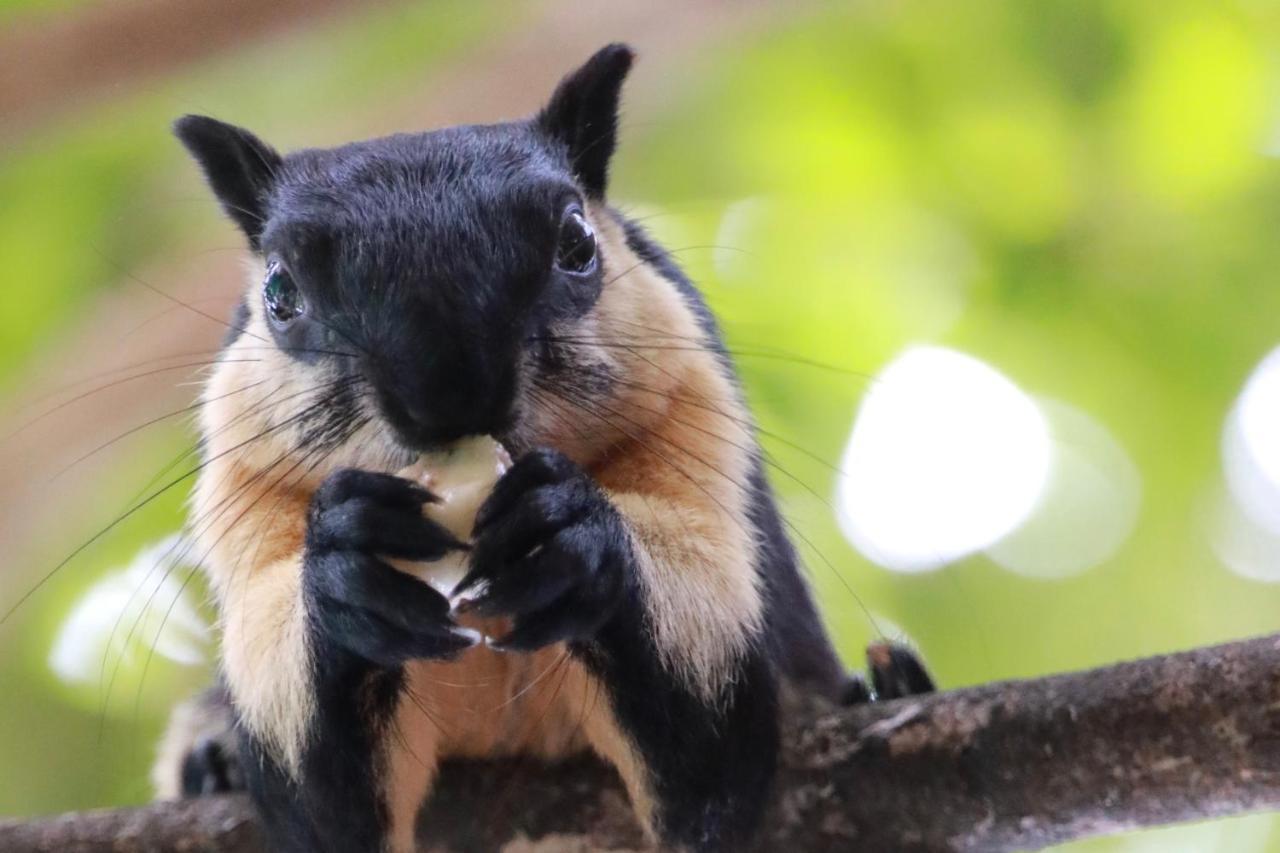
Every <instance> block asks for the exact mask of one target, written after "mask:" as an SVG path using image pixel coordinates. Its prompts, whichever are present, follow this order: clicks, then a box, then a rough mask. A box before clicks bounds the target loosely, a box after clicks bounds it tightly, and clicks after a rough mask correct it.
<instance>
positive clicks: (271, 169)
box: [173, 116, 281, 249]
mask: <svg viewBox="0 0 1280 853" xmlns="http://www.w3.org/2000/svg"><path fill="white" fill-rule="evenodd" d="M173 132H174V133H175V134H177V136H178V138H179V139H180V140H182V144H183V145H185V146H186V147H187V150H188V151H190V152H191V156H193V157H195V158H196V160H197V161H198V162H199V163H200V166H201V167H202V168H203V169H204V176H205V179H206V180H208V181H209V186H210V187H212V188H213V193H214V195H216V196H217V197H218V200H219V201H221V202H222V209H223V210H225V211H226V213H227V216H229V217H231V219H232V220H233V221H234V222H235V223H236V224H237V225H239V226H240V230H242V231H244V233H245V236H247V237H248V238H249V244H250V245H251V246H253V248H255V249H257V248H258V242H259V238H260V237H261V234H262V227H263V225H264V224H265V223H266V220H267V207H266V204H267V197H268V195H269V194H270V192H271V187H272V185H273V184H274V182H275V176H276V171H277V170H278V169H279V168H280V165H281V160H280V155H279V154H277V153H276V151H275V149H274V148H272V147H271V146H270V145H267V144H266V143H265V142H263V141H262V140H261V139H259V138H258V137H256V136H254V135H253V134H252V133H250V132H249V131H247V130H245V129H244V128H240V127H236V126H234V125H230V124H227V123H226V122H221V121H218V120H217V119H212V118H208V117H207V116H183V117H182V118H180V119H178V121H176V122H174V125H173Z"/></svg>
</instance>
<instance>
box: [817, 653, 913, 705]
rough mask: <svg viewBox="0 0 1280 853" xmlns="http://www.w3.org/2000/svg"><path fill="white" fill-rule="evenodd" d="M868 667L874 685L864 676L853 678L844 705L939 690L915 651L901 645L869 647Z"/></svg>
mask: <svg viewBox="0 0 1280 853" xmlns="http://www.w3.org/2000/svg"><path fill="white" fill-rule="evenodd" d="M867 668H868V669H869V670H870V671H871V683H870V684H867V680H866V679H865V678H863V677H862V676H861V675H857V674H854V675H852V676H850V677H849V680H848V682H847V683H846V684H845V686H844V690H843V691H842V694H841V696H840V704H842V705H857V704H860V703H862V702H872V701H882V702H883V701H885V700H888V699H901V698H903V697H904V696H917V695H919V694H921V693H932V692H933V691H934V690H935V689H936V688H935V687H934V684H933V678H932V677H931V676H930V675H929V671H928V670H927V669H925V667H924V664H923V663H921V661H920V658H919V657H918V656H917V655H916V653H915V652H914V651H912V650H911V649H909V648H907V647H906V646H903V645H899V644H897V643H883V642H882V643H872V644H871V645H869V646H867Z"/></svg>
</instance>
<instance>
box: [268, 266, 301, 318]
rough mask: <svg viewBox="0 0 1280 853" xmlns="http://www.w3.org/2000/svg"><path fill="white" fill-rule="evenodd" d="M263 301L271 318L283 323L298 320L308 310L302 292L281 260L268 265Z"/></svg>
mask: <svg viewBox="0 0 1280 853" xmlns="http://www.w3.org/2000/svg"><path fill="white" fill-rule="evenodd" d="M262 302H263V304H265V305H266V306H267V314H269V315H270V316H271V319H272V320H275V321H276V322H277V323H279V324H281V325H284V324H285V323H288V322H290V321H292V320H296V319H297V318H298V317H300V316H302V312H303V311H305V310H306V303H305V302H303V300H302V292H301V291H300V290H298V285H297V284H295V283H294V281H293V277H292V276H290V275H289V271H288V270H286V269H285V268H284V267H283V266H281V264H280V262H279V261H273V262H272V263H271V265H270V266H269V267H267V277H266V280H264V281H263V282H262Z"/></svg>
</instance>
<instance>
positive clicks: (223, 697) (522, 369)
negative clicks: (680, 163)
mask: <svg viewBox="0 0 1280 853" xmlns="http://www.w3.org/2000/svg"><path fill="white" fill-rule="evenodd" d="M632 61H633V52H632V50H631V49H630V48H629V47H627V46H626V45H622V44H613V45H609V46H607V47H604V48H603V49H601V50H600V51H598V52H597V53H596V54H595V55H593V56H592V57H591V58H590V59H589V60H587V61H586V63H585V64H583V65H582V66H581V67H579V68H578V69H577V70H576V71H574V72H572V73H571V74H569V75H568V76H567V77H565V78H564V79H563V80H562V81H561V82H560V83H559V85H558V86H557V88H556V89H555V90H554V92H553V93H552V94H551V97H550V99H549V101H547V102H546V105H545V106H544V107H543V108H542V109H541V110H540V111H539V112H537V113H536V115H534V116H533V117H531V118H528V119H523V120H519V121H511V122H507V123H500V124H490V125H474V126H459V127H450V128H445V129H441V130H435V131H431V132H425V133H409V134H399V135H394V136H389V137H385V138H380V139H373V140H369V141H364V142H356V143H353V144H348V145H344V146H341V147H337V148H332V149H308V150H299V151H295V152H292V153H289V154H287V155H282V154H280V153H278V152H277V151H276V150H275V149H274V148H272V147H271V146H269V145H268V144H267V143H265V142H263V141H262V140H260V139H259V138H258V137H257V136H255V135H253V134H252V133H250V132H249V131H247V130H244V129H242V128H239V127H236V126H233V125H230V124H226V123H224V122H221V121H218V120H215V119H212V118H208V117H203V116H185V117H183V118H181V119H179V120H178V121H177V122H176V123H175V125H174V128H175V133H176V135H177V137H178V138H179V140H180V141H181V142H182V143H183V144H184V145H185V147H186V148H187V149H188V151H189V152H190V154H191V155H192V156H193V157H194V159H195V160H196V162H197V163H198V165H199V166H200V168H201V169H202V171H203V173H204V177H205V178H206V181H207V183H208V184H209V186H210V188H211V189H212V191H213V194H214V195H215V196H216V198H217V200H218V201H219V202H220V204H221V207H222V208H223V210H224V211H225V213H226V214H227V216H229V217H230V219H231V220H232V221H233V222H234V223H235V225H237V226H238V227H239V229H240V230H241V231H242V232H243V234H244V236H245V238H246V239H247V241H248V247H249V249H250V250H251V255H252V258H253V262H254V267H255V272H254V274H253V275H252V276H251V280H250V283H249V286H248V288H247V289H246V291H245V294H244V297H243V301H242V302H241V303H240V305H239V306H238V308H237V310H236V314H235V317H234V320H233V321H232V323H231V324H230V333H229V335H228V337H227V340H226V342H225V345H224V348H223V350H222V355H221V357H220V360H219V362H218V364H217V366H216V368H215V369H214V370H213V372H212V374H211V376H210V378H209V380H208V382H207V384H206V386H205V388H204V391H203V396H202V397H201V404H200V409H199V430H200V434H201V440H202V445H201V446H202V453H203V457H202V465H201V470H200V473H199V477H198V480H197V482H196V485H195V490H194V495H193V498H192V506H191V515H190V522H189V527H190V529H191V535H192V536H193V537H194V539H195V541H196V542H197V543H198V544H199V546H200V548H201V550H202V551H203V553H204V555H205V557H204V562H205V563H206V572H207V574H208V577H209V579H210V586H211V588H212V591H213V595H214V598H215V601H216V603H217V607H218V613H219V627H220V635H221V641H220V642H221V661H220V678H219V682H220V683H219V686H218V687H216V688H214V689H213V690H212V691H211V692H210V693H209V694H207V695H206V696H205V697H203V698H202V699H200V700H197V703H196V705H197V707H198V708H199V710H198V711H193V710H192V708H190V707H188V708H185V709H182V710H180V711H179V713H178V714H177V715H176V716H175V721H174V723H173V728H172V730H171V731H170V734H169V736H168V737H167V739H166V747H165V749H164V755H163V757H162V758H161V760H160V761H159V762H158V764H157V767H156V771H155V774H154V775H155V779H156V782H157V785H158V787H159V788H160V790H161V792H162V793H163V794H167V795H171V796H177V795H183V794H186V795H191V794H199V793H204V792H208V791H211V790H224V789H227V788H233V787H241V786H244V787H247V788H248V790H249V791H250V793H251V795H252V797H253V800H254V802H255V804H256V806H257V808H258V809H259V811H260V814H261V816H262V820H263V824H264V826H265V831H266V833H267V837H268V839H269V841H270V848H271V849H272V850H284V851H294V850H296V851H304V850H305V851H380V850H388V851H395V853H403V851H409V850H413V849H415V819H416V816H417V814H418V812H419V810H420V808H421V807H422V805H423V803H424V802H425V801H426V799H427V797H428V795H429V793H430V790H431V786H432V781H433V777H434V775H435V771H436V767H437V765H438V763H439V762H440V761H441V760H443V759H445V758H448V757H454V756H464V757H483V756H500V755H530V756H539V757H544V758H549V759H554V758H557V757H563V756H569V755H572V754H575V753H580V752H585V751H594V752H595V753H596V754H598V755H599V756H600V757H602V758H603V759H604V760H606V761H607V762H608V763H610V764H611V765H612V766H613V767H614V768H616V770H617V772H618V773H619V775H620V777H621V779H622V780H623V783H624V785H625V788H626V790H627V793H628V795H629V797H630V800H631V803H632V805H633V807H634V810H635V813H636V816H637V817H638V819H639V821H640V822H641V824H642V825H643V826H644V827H645V828H646V829H647V831H648V832H649V834H650V837H651V838H652V840H653V841H654V842H655V843H657V844H660V845H661V846H662V847H663V848H664V849H687V850H697V851H711V850H732V849H736V848H737V847H738V846H739V845H741V844H743V843H745V842H747V841H748V840H749V839H750V838H751V837H752V834H753V832H754V831H755V829H756V828H757V824H758V822H759V818H760V815H761V813H762V811H763V810H764V806H765V805H766V802H767V798H768V796H769V792H770V783H771V780H772V777H773V775H774V770H775V764H776V762H777V752H778V747H779V717H780V714H781V713H783V712H782V699H783V698H784V695H785V694H787V693H788V692H795V693H797V694H804V695H809V696H818V697H822V698H823V699H825V700H829V701H830V702H832V703H845V702H851V701H860V700H866V699H869V698H872V695H871V690H870V689H869V688H868V687H866V686H865V682H864V681H863V680H862V679H861V678H860V677H858V676H856V675H850V674H849V673H848V672H847V671H846V670H845V669H844V668H843V666H842V665H841V663H840V661H839V659H838V657H837V655H836V653H835V651H834V649H833V647H832V644H831V642H830V640H829V638H828V635H827V633H826V631H825V629H824V627H823V625H822V622H821V620H820V618H819V616H818V613H817V610H816V607H815V605H814V602H813V599H812V597H811V595H810V592H809V590H808V587H807V584H806V582H805V581H804V579H803V577H802V575H801V573H800V570H799V568H798V560H797V556H796V554H795V551H794V549H793V547H792V545H791V543H790V542H789V540H788V538H787V535H786V533H785V531H784V525H783V521H782V518H781V515H780V513H779V510H778V508H777V506H776V503H775V500H774V497H773V495H772V493H771V491H770V487H769V484H768V482H767V480H766V478H765V475H764V470H763V464H762V456H761V451H760V449H759V446H758V444H757V442H756V438H755V435H754V426H753V422H752V419H751V415H750V412H749V411H748V409H747V407H746V405H745V403H744V400H743V396H742V393H741V391H740V388H739V385H738V380H737V378H736V374H735V371H734V367H733V364H732V362H731V358H730V354H729V352H728V350H727V348H726V347H725V345H724V344H723V342H722V339H721V336H720V333H719V331H718V329H717V325H716V322H715V320H714V318H713V316H712V314H711V312H710V311H709V310H708V308H707V305H706V303H705V302H704V300H703V299H702V297H701V295H700V294H699V291H698V290H697V289H696V287H695V286H694V285H693V283H692V282H691V281H690V280H689V279H688V278H687V277H686V276H685V275H684V273H683V272H681V270H680V269H679V268H678V267H677V265H676V264H675V262H674V261H673V260H672V257H671V256H670V255H669V254H668V253H667V252H666V251H665V250H664V249H662V248H661V247H660V246H658V245H657V244H656V243H655V242H654V241H653V240H652V239H651V238H650V237H649V236H648V235H647V234H646V232H645V231H644V230H643V229H642V228H641V227H640V226H639V225H637V224H636V223H635V222H633V221H630V220H628V219H627V218H626V217H625V216H624V215H623V214H622V213H620V212H619V211H618V210H617V209H616V208H614V207H612V206H610V204H609V203H608V201H607V200H606V188H607V183H608V181H607V178H608V173H609V164H610V160H611V158H612V156H613V153H614V150H615V147H616V143H617V136H618V108H619V99H620V93H621V88H622V83H623V80H624V78H625V77H626V76H627V73H628V71H629V70H630V68H631V65H632ZM468 436H492V437H493V438H494V439H495V440H496V441H498V442H499V443H500V444H501V445H502V447H504V448H505V449H506V450H507V451H509V453H510V458H511V459H512V460H513V462H512V463H511V465H510V467H509V469H508V470H506V471H505V473H503V474H502V476H501V477H500V478H499V479H498V480H497V482H496V484H495V485H494V487H493V489H492V492H491V493H490V494H489V495H488V496H487V497H486V498H485V499H484V502H483V504H482V505H481V506H480V507H479V510H478V512H477V513H476V516H475V522H474V527H473V529H472V530H471V531H470V533H469V535H465V533H464V534H461V535H460V534H458V533H456V532H454V531H451V530H450V529H448V528H447V527H445V526H444V525H442V524H441V523H439V522H438V521H436V520H433V518H432V517H431V514H430V509H431V507H432V505H433V504H434V503H437V502H438V501H439V500H440V498H439V496H438V495H436V494H434V493H433V491H432V490H431V487H430V484H429V483H427V484H426V485H424V483H423V482H422V481H418V480H413V479H408V478H406V477H405V476H397V474H396V472H397V471H400V470H401V469H404V468H405V466H408V465H411V464H413V463H414V462H415V460H418V459H419V458H421V457H422V456H423V455H424V454H429V453H432V452H435V451H438V450H439V449H440V448H444V447H449V446H451V445H453V444H455V443H456V442H458V441H459V440H462V439H464V438H466V437H468ZM424 510H425V511H424ZM459 556H460V557H461V558H462V559H463V560H464V562H465V567H466V571H465V577H463V578H462V579H461V581H460V582H458V583H457V584H456V585H455V586H453V588H452V589H446V590H445V591H444V592H442V591H440V590H439V589H437V588H434V587H433V586H431V585H429V584H427V583H424V582H422V580H420V579H418V578H415V577H413V576H411V575H410V574H407V573H405V572H403V571H400V570H399V569H398V568H396V567H395V566H393V565H392V564H393V563H394V562H396V561H417V562H420V563H422V562H425V563H428V564H429V563H431V562H432V561H436V560H441V559H445V558H455V559H456V558H458V557H459ZM883 657H884V661H885V663H884V666H883V667H880V668H877V667H875V666H874V663H873V670H874V674H875V684H876V686H877V688H878V692H879V693H880V694H881V698H884V697H893V696H898V695H905V694H908V693H915V692H925V691H928V690H931V689H932V682H931V680H930V678H929V676H928V674H927V672H926V671H925V670H924V669H923V667H922V666H921V665H920V664H919V662H918V661H917V660H916V659H915V658H914V657H913V656H912V655H911V653H910V652H908V651H906V650H904V649H897V648H895V649H894V650H893V653H892V654H891V655H887V656H883ZM552 670H557V672H556V674H555V679H554V680H555V682H556V688H555V690H554V691H551V690H541V691H539V690H536V689H532V688H534V687H535V686H536V685H537V683H538V681H539V680H540V679H542V678H544V677H546V674H547V673H548V672H550V671H552Z"/></svg>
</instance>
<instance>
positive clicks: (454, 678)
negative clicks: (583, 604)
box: [396, 617, 606, 758]
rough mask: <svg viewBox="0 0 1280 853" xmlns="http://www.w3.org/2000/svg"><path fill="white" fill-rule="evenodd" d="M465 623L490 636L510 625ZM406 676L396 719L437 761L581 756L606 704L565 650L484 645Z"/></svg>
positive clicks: (413, 668)
mask: <svg viewBox="0 0 1280 853" xmlns="http://www.w3.org/2000/svg"><path fill="white" fill-rule="evenodd" d="M459 622H461V623H462V624H464V625H466V626H467V627H473V628H476V629H478V630H480V631H481V632H482V633H485V634H486V635H488V636H502V634H503V633H505V632H506V631H507V630H508V629H509V627H510V626H509V624H506V622H507V620H502V619H487V620H480V619H470V618H467V617H463V618H461V619H460V620H459ZM405 675H406V679H405V687H404V691H403V695H402V697H401V700H400V706H399V709H398V711H397V714H396V717H397V722H398V724H399V726H400V728H401V731H402V733H404V734H405V735H406V738H407V739H408V740H409V741H410V743H411V745H412V744H419V745H421V746H422V747H423V748H425V749H427V750H428V752H429V753H430V754H433V755H434V756H435V757H437V758H446V757H450V756H458V757H477V758H478V757H486V756H497V755H514V754H521V755H536V756H539V757H543V758H556V757H559V756H564V755H568V754H572V753H574V752H579V751H581V750H582V749H584V748H585V747H586V744H587V741H586V739H585V737H584V735H583V730H584V727H585V726H586V725H587V722H588V720H589V719H590V718H591V717H592V716H593V714H594V713H595V712H596V711H597V710H599V708H598V706H599V705H600V703H604V702H605V701H606V699H605V697H604V696H603V695H601V694H600V686H599V683H598V682H597V681H596V680H595V679H594V678H592V677H591V676H590V675H589V674H588V673H587V672H586V670H585V669H584V668H583V667H582V664H581V663H580V662H578V661H577V660H575V659H574V658H572V657H571V656H570V654H569V652H568V649H567V648H565V647H564V646H563V645H555V646H549V647H547V648H545V649H540V650H539V651H537V652H534V653H531V654H522V653H515V652H497V651H494V650H493V649H490V648H489V647H487V646H485V645H479V646H476V647H475V648H472V649H468V650H467V651H465V652H463V653H462V655H461V656H459V657H458V658H457V659H456V660H453V661H414V662H412V663H410V664H408V665H407V666H406V667H405Z"/></svg>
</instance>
